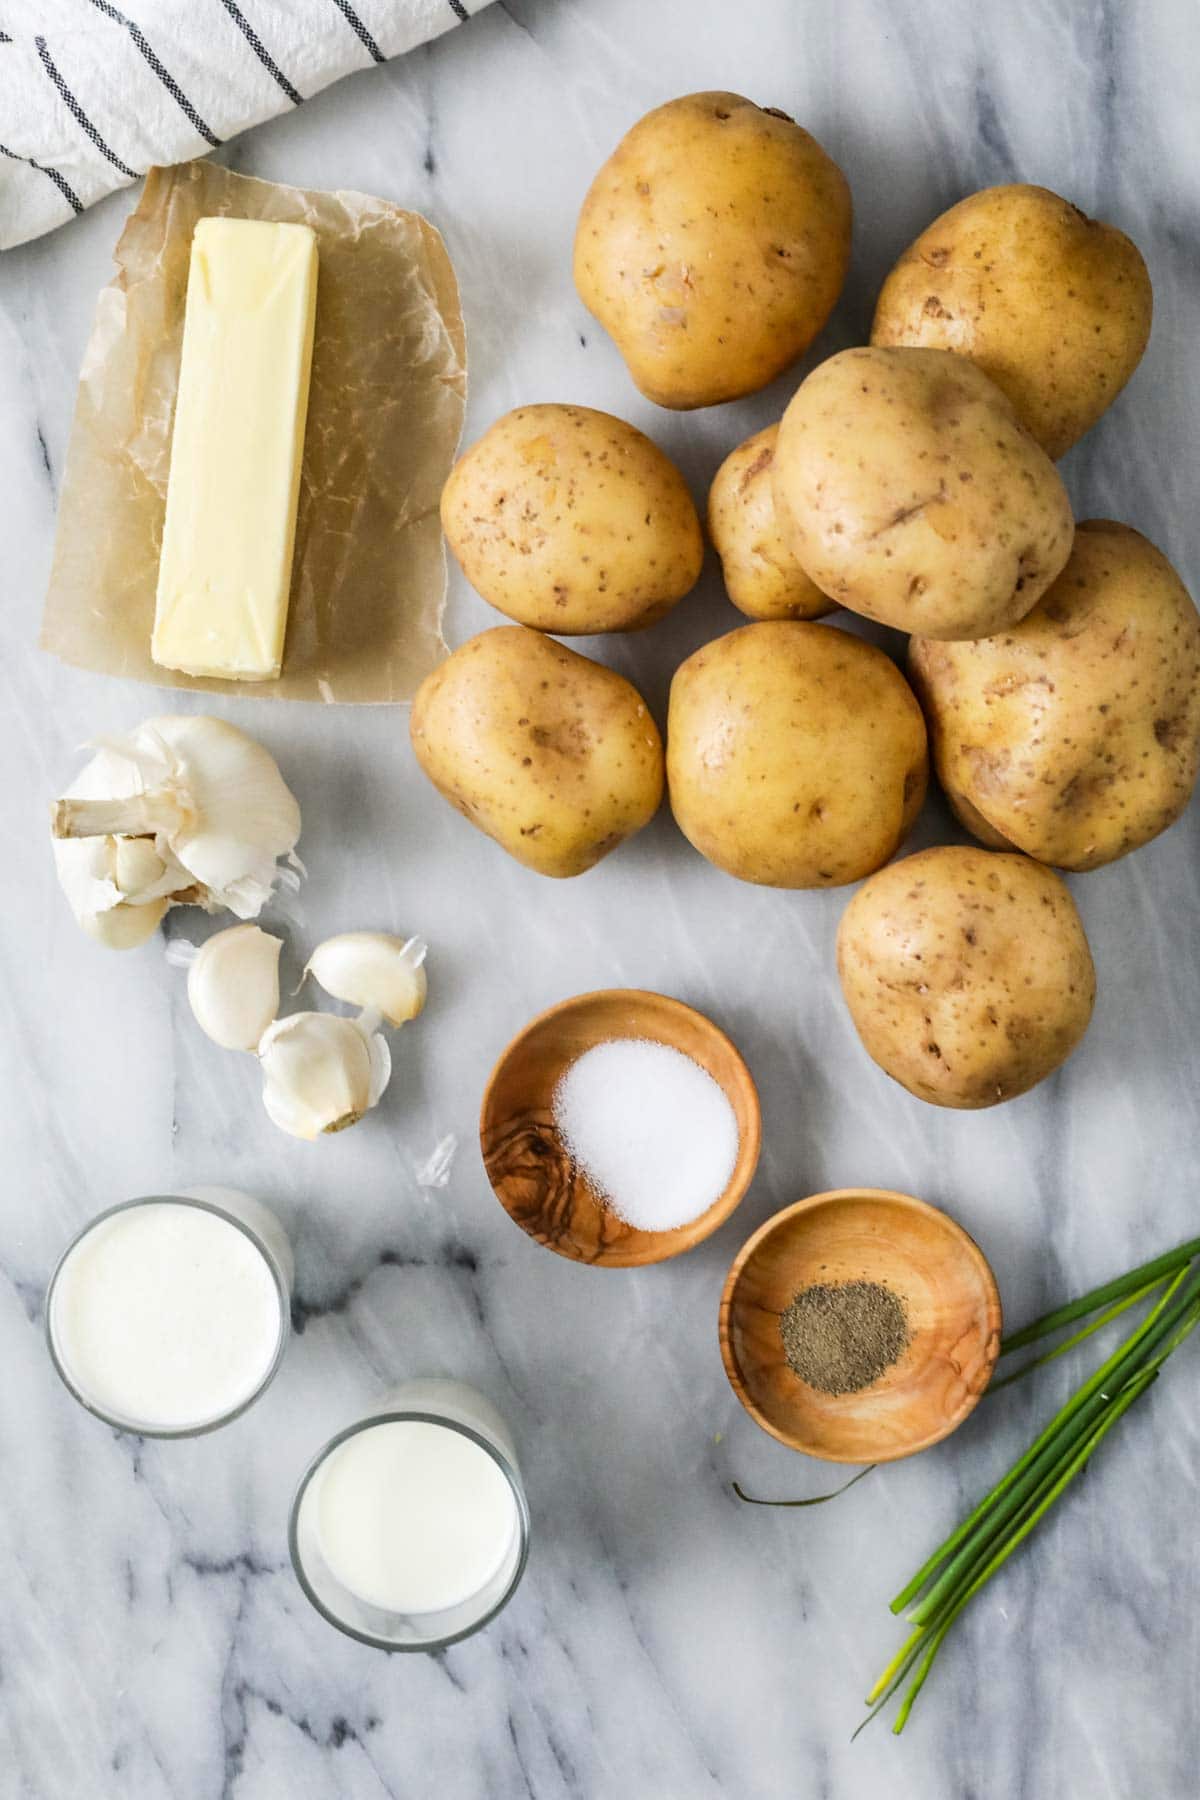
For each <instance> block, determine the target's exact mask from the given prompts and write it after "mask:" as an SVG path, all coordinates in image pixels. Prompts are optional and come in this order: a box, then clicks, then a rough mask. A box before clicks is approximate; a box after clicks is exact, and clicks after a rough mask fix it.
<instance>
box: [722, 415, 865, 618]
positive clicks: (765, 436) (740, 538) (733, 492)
mask: <svg viewBox="0 0 1200 1800" xmlns="http://www.w3.org/2000/svg"><path fill="white" fill-rule="evenodd" d="M778 437H779V427H778V425H768V426H767V428H766V430H765V431H756V432H755V433H754V436H753V437H748V438H747V439H746V441H745V443H743V444H739V445H738V447H737V449H736V450H731V451H730V453H729V455H728V456H727V457H726V458H725V461H724V462H723V463H722V464H721V466H720V468H719V469H718V470H717V472H716V474H715V475H714V476H713V483H712V486H711V488H710V489H709V490H708V535H709V537H710V538H711V539H712V542H713V547H714V548H715V550H716V552H717V555H718V556H719V557H720V558H721V568H722V571H723V573H724V576H725V591H726V593H727V594H728V595H729V598H730V599H731V600H732V601H733V604H734V605H735V606H736V607H737V608H738V610H739V611H740V612H744V613H745V614H746V617H747V618H749V619H819V618H821V617H822V615H823V614H825V613H827V612H832V611H833V610H834V603H833V601H832V600H830V598H829V596H828V595H827V594H823V593H822V592H821V590H820V588H819V587H817V586H816V585H815V583H813V582H812V581H810V580H809V578H808V576H807V575H806V574H805V573H804V570H803V569H802V568H801V567H800V564H799V563H798V562H797V561H796V558H795V557H794V556H793V555H792V550H791V545H790V544H789V542H788V540H787V538H786V537H785V536H784V532H783V528H782V527H781V525H780V522H779V519H778V518H777V516H776V512H775V492H774V487H773V475H772V467H773V464H774V461H775V444H776V441H777V439H778Z"/></svg>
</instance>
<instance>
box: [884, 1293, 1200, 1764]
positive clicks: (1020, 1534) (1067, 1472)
mask: <svg viewBox="0 0 1200 1800" xmlns="http://www.w3.org/2000/svg"><path fill="white" fill-rule="evenodd" d="M1195 1323H1196V1319H1195V1318H1193V1320H1192V1324H1193V1325H1194V1324H1195ZM1190 1328H1191V1327H1189V1329H1190ZM1185 1335H1186V1334H1185ZM1157 1379H1158V1370H1157V1369H1156V1368H1151V1369H1147V1370H1144V1371H1143V1372H1142V1373H1141V1374H1140V1375H1137V1376H1135V1377H1134V1378H1133V1380H1132V1381H1131V1382H1130V1385H1129V1387H1128V1388H1127V1389H1126V1390H1125V1392H1124V1393H1122V1394H1121V1395H1120V1396H1119V1397H1118V1398H1117V1399H1116V1400H1115V1401H1114V1402H1113V1404H1112V1406H1111V1407H1110V1409H1109V1411H1108V1412H1107V1414H1106V1415H1105V1417H1104V1418H1103V1419H1102V1420H1101V1421H1100V1423H1099V1425H1097V1426H1096V1427H1095V1429H1094V1430H1093V1431H1092V1432H1091V1433H1090V1435H1089V1436H1088V1438H1087V1439H1086V1441H1085V1442H1084V1443H1083V1445H1082V1446H1081V1447H1080V1448H1079V1449H1078V1450H1077V1451H1076V1452H1075V1454H1074V1456H1072V1457H1071V1459H1070V1460H1069V1462H1068V1463H1067V1465H1066V1467H1065V1468H1064V1469H1063V1470H1062V1472H1061V1473H1060V1474H1059V1476H1058V1478H1057V1479H1056V1480H1055V1482H1054V1483H1053V1485H1052V1486H1051V1487H1050V1488H1049V1490H1048V1491H1047V1493H1046V1494H1045V1495H1044V1497H1043V1498H1042V1500H1041V1501H1040V1502H1039V1504H1038V1505H1037V1506H1036V1507H1034V1508H1033V1509H1032V1510H1031V1511H1030V1513H1029V1516H1028V1517H1027V1518H1026V1519H1025V1520H1024V1522H1023V1523H1022V1524H1021V1525H1020V1527H1019V1528H1018V1529H1017V1530H1016V1531H1014V1532H1013V1534H1012V1536H1011V1537H1009V1538H1007V1539H1006V1540H1005V1542H1004V1543H1003V1544H1002V1545H1001V1546H1000V1548H999V1549H998V1550H997V1551H996V1553H995V1554H994V1555H993V1556H992V1557H991V1559H990V1560H989V1562H988V1563H987V1564H986V1565H985V1567H984V1568H983V1570H982V1571H981V1572H980V1574H979V1575H977V1576H976V1577H975V1579H974V1580H973V1581H972V1582H971V1584H970V1586H969V1587H967V1588H966V1589H965V1590H964V1591H963V1593H962V1594H961V1595H960V1596H959V1598H958V1599H957V1600H956V1601H955V1602H954V1604H953V1605H952V1607H951V1609H950V1610H949V1611H948V1612H947V1613H946V1615H945V1616H944V1618H943V1620H942V1622H941V1624H940V1625H939V1626H938V1627H937V1629H936V1631H934V1632H933V1633H932V1638H931V1642H930V1645H929V1648H928V1649H927V1650H926V1652H925V1654H924V1656H923V1657H922V1658H921V1661H920V1664H919V1666H918V1668H917V1673H916V1675H915V1677H914V1678H913V1682H912V1685H911V1686H910V1687H909V1689H908V1692H907V1693H906V1694H905V1696H904V1700H903V1702H902V1703H901V1706H900V1710H899V1712H898V1713H897V1714H896V1721H895V1724H894V1725H893V1726H892V1731H893V1732H894V1734H895V1735H896V1736H897V1737H899V1735H900V1733H901V1732H902V1731H903V1730H904V1727H905V1724H906V1723H907V1721H908V1715H909V1714H910V1712H911V1711H912V1709H913V1702H914V1701H915V1700H916V1697H917V1695H918V1694H919V1693H920V1691H921V1689H922V1688H923V1687H924V1685H925V1680H926V1677H927V1676H928V1674H929V1671H930V1669H931V1668H932V1666H933V1660H934V1658H935V1657H936V1655H937V1653H938V1651H939V1650H940V1649H941V1647H942V1643H943V1641H944V1640H945V1637H946V1634H947V1632H948V1631H949V1630H950V1627H951V1625H953V1623H954V1621H955V1619H957V1617H958V1615H959V1613H960V1612H961V1611H962V1610H963V1608H964V1607H965V1606H966V1604H967V1602H968V1601H969V1600H971V1599H973V1598H974V1596H975V1595H976V1594H977V1593H978V1592H979V1590H980V1588H981V1587H983V1586H985V1585H986V1583H987V1582H989V1581H990V1580H991V1579H992V1576H993V1575H995V1574H996V1572H997V1570H998V1569H1000V1568H1002V1567H1003V1565H1004V1564H1005V1563H1006V1562H1007V1561H1008V1559H1009V1557H1010V1556H1011V1555H1012V1553H1013V1551H1014V1550H1016V1548H1017V1547H1018V1545H1019V1544H1021V1543H1023V1542H1024V1540H1025V1539H1026V1538H1027V1537H1028V1536H1029V1533H1030V1532H1031V1531H1032V1530H1033V1528H1034V1526H1035V1525H1037V1524H1038V1523H1039V1521H1040V1520H1041V1519H1042V1518H1043V1517H1044V1515H1045V1514H1046V1513H1047V1512H1048V1511H1049V1509H1050V1507H1051V1506H1053V1504H1054V1502H1055V1501H1056V1500H1057V1499H1058V1497H1059V1495H1060V1494H1061V1493H1062V1491H1063V1489H1064V1488H1065V1487H1066V1486H1067V1484H1068V1483H1069V1482H1071V1481H1073V1480H1074V1478H1075V1476H1076V1475H1078V1473H1079V1471H1080V1470H1081V1469H1082V1468H1083V1467H1084V1466H1085V1464H1086V1463H1087V1462H1088V1461H1089V1460H1090V1458H1091V1456H1092V1453H1093V1451H1094V1450H1095V1449H1096V1447H1097V1445H1098V1444H1099V1443H1100V1441H1101V1439H1102V1438H1104V1437H1105V1436H1107V1434H1108V1433H1109V1432H1110V1431H1111V1430H1112V1428H1113V1426H1114V1425H1115V1424H1116V1422H1117V1420H1118V1419H1119V1418H1120V1417H1121V1415H1122V1413H1124V1412H1127V1411H1128V1409H1129V1408H1130V1407H1131V1406H1132V1405H1133V1403H1134V1401H1135V1400H1137V1399H1140V1397H1141V1396H1142V1394H1144V1393H1145V1392H1146V1389H1147V1388H1148V1387H1150V1385H1151V1384H1152V1383H1153V1382H1155V1381H1157Z"/></svg>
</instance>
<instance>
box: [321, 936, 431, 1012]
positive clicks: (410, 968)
mask: <svg viewBox="0 0 1200 1800" xmlns="http://www.w3.org/2000/svg"><path fill="white" fill-rule="evenodd" d="M428 950H429V946H428V944H427V943H426V942H425V939H424V938H420V937H410V938H408V939H404V938H399V937H392V936H390V935H389V934H388V933H387V932H384V931H346V932H343V933H342V934H341V936H340V937H331V938H326V940H325V942H324V943H323V944H318V945H317V948H316V949H315V950H314V951H313V953H312V955H311V957H310V958H309V961H308V967H307V968H306V969H305V971H304V973H305V974H306V975H311V976H312V978H313V980H314V981H315V982H316V983H317V984H318V986H320V987H323V988H324V990H325V992H326V993H327V994H332V996H333V998H334V999H335V1000H345V1001H346V1002H347V1003H348V1004H349V1005H350V1006H361V1007H363V1008H364V1009H366V1010H374V1011H375V1012H378V1013H379V1015H380V1016H381V1018H383V1019H385V1020H386V1021H387V1023H388V1024H389V1025H404V1024H406V1023H407V1022H408V1020H409V1019H415V1018H416V1016H417V1014H418V1013H419V1012H420V1011H421V1009H422V1007H423V1006H424V1005H425V995H426V992H427V981H426V975H425V957H426V955H427V954H428Z"/></svg>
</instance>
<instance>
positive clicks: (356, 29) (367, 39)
mask: <svg viewBox="0 0 1200 1800" xmlns="http://www.w3.org/2000/svg"><path fill="white" fill-rule="evenodd" d="M333 4H334V5H335V6H336V7H337V9H338V11H339V12H340V13H341V15H342V17H343V18H344V19H345V21H346V23H347V25H348V26H349V27H350V29H351V31H352V32H353V33H354V35H355V37H356V38H357V39H358V41H359V43H360V44H361V45H362V47H363V49H364V50H365V51H366V52H367V54H368V56H370V57H371V58H372V59H373V61H375V62H386V61H387V57H386V56H385V55H384V54H383V51H382V50H381V49H380V48H379V45H378V44H377V43H376V42H375V39H374V38H373V37H372V36H371V34H370V32H369V31H368V30H367V28H366V26H365V25H364V24H363V22H362V20H361V19H360V18H359V16H358V14H357V13H356V12H355V10H354V8H353V7H352V6H351V4H350V0H333Z"/></svg>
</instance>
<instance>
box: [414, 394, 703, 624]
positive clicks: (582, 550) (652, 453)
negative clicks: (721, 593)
mask: <svg viewBox="0 0 1200 1800" xmlns="http://www.w3.org/2000/svg"><path fill="white" fill-rule="evenodd" d="M442 529H443V530H444V532H445V533H446V541H447V543H448V544H449V545H450V548H451V550H452V551H453V552H454V554H455V556H456V557H457V558H458V561H459V562H460V564H461V565H462V570H463V573H464V575H465V576H466V577H467V580H468V581H469V582H470V583H471V585H472V587H474V588H476V589H478V591H479V592H480V593H481V594H482V595H483V597H484V599H485V600H490V601H491V603H492V605H493V606H494V607H496V608H497V609H498V610H499V611H500V612H502V613H507V614H508V616H509V618H510V619H516V620H518V621H519V622H520V624H522V625H532V626H534V627H535V628H536V629H537V630H538V631H554V632H557V633H558V634H559V636H560V637H572V636H577V635H579V634H580V633H590V632H597V631H632V630H634V629H636V628H638V627H640V626H643V625H650V624H653V622H654V620H655V619H661V618H662V616H663V614H664V613H666V612H669V611H670V609H671V608H672V607H673V606H674V604H675V602H676V601H677V600H679V599H681V598H682V596H683V595H684V594H686V593H687V592H688V590H689V588H692V587H694V586H695V585H696V582H697V580H698V578H699V575H700V565H701V563H702V562H703V561H704V541H703V538H702V536H701V532H700V521H699V519H698V518H697V516H696V508H695V507H694V505H693V504H692V496H691V495H690V494H689V492H688V490H687V484H686V483H685V481H684V479H683V476H682V475H681V474H680V473H679V470H678V469H677V468H676V467H675V464H674V463H673V462H672V461H671V460H670V458H669V457H667V456H664V455H663V453H662V451H661V450H660V449H659V448H658V446H657V444H652V443H651V442H650V439H649V438H648V437H645V436H643V434H642V433H641V432H640V431H635V429H634V427H633V426H632V425H627V424H626V423H625V421H624V420H623V419H614V418H613V417H612V415H611V414H610V413H603V412H595V411H593V409H592V408H591V407H590V406H521V407H518V408H517V410H516V411H515V412H510V413H506V414H505V415H504V417H503V418H502V419H497V421H496V423H495V424H494V425H493V426H492V427H491V429H490V430H489V431H486V432H485V433H484V435H483V437H481V438H480V440H479V442H478V443H477V444H473V445H472V447H471V448H470V449H469V450H468V451H467V452H466V453H465V454H464V455H463V456H461V457H460V458H459V460H458V462H457V463H456V464H455V465H454V468H453V469H452V470H451V473H450V479H449V481H448V482H447V483H446V486H445V487H444V489H443V490H442Z"/></svg>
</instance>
